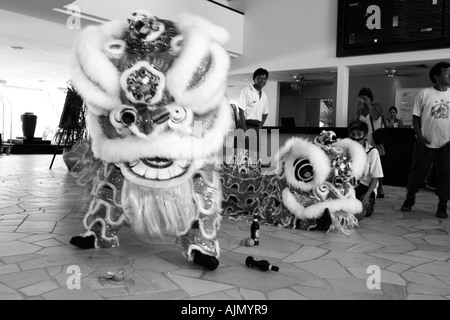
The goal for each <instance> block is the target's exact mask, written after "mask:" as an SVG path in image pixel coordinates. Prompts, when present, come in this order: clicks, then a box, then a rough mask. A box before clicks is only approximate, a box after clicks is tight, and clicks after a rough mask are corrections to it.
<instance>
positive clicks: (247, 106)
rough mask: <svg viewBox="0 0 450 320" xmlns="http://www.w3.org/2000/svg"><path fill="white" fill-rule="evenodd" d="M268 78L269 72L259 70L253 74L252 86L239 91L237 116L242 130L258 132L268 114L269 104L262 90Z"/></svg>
mask: <svg viewBox="0 0 450 320" xmlns="http://www.w3.org/2000/svg"><path fill="white" fill-rule="evenodd" d="M268 78H269V72H268V71H267V70H265V69H262V68H259V69H257V70H256V71H255V72H254V73H253V82H254V83H253V84H251V85H249V86H247V87H245V88H244V89H242V91H241V96H240V98H239V102H238V106H239V116H240V120H241V125H242V128H243V129H244V130H247V129H256V130H259V129H261V128H262V126H263V125H264V122H265V121H266V119H267V116H268V114H269V102H268V100H267V95H266V93H265V92H264V90H263V88H264V87H265V85H266V83H267V79H268Z"/></svg>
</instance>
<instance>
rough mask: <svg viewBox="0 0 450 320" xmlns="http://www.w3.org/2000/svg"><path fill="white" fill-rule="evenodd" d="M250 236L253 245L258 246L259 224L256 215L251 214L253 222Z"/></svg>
mask: <svg viewBox="0 0 450 320" xmlns="http://www.w3.org/2000/svg"><path fill="white" fill-rule="evenodd" d="M250 236H251V238H252V239H253V241H254V245H255V246H257V245H259V223H258V214H257V213H255V214H253V222H252V225H251V226H250Z"/></svg>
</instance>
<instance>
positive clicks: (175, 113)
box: [170, 107, 186, 123]
mask: <svg viewBox="0 0 450 320" xmlns="http://www.w3.org/2000/svg"><path fill="white" fill-rule="evenodd" d="M184 119H186V109H184V108H181V107H176V108H173V109H172V110H170V120H171V121H172V122H174V123H180V122H182V121H183V120H184Z"/></svg>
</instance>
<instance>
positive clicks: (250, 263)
mask: <svg viewBox="0 0 450 320" xmlns="http://www.w3.org/2000/svg"><path fill="white" fill-rule="evenodd" d="M245 264H246V265H247V267H251V268H255V267H256V268H258V269H259V270H262V271H267V270H272V271H278V270H280V268H278V267H277V266H273V265H271V264H270V263H269V261H267V260H255V258H253V257H252V256H248V257H247V259H245Z"/></svg>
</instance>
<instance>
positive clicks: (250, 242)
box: [245, 238, 255, 247]
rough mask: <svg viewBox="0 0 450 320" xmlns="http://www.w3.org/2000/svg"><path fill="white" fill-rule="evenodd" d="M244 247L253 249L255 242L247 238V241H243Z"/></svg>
mask: <svg viewBox="0 0 450 320" xmlns="http://www.w3.org/2000/svg"><path fill="white" fill-rule="evenodd" d="M245 245H246V246H247V247H253V246H254V245H255V240H253V239H252V238H248V239H247V241H245Z"/></svg>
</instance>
